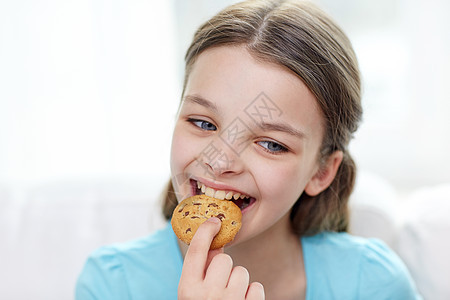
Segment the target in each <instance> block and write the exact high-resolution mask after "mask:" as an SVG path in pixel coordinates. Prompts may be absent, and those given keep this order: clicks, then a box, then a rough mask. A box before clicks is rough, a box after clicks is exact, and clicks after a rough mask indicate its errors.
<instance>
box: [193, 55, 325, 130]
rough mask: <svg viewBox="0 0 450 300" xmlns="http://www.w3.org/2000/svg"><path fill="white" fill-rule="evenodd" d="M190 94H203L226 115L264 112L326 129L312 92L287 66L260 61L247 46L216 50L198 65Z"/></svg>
mask: <svg viewBox="0 0 450 300" xmlns="http://www.w3.org/2000/svg"><path fill="white" fill-rule="evenodd" d="M186 95H200V96H201V97H202V98H205V99H208V100H209V101H211V102H213V103H214V104H215V106H216V107H217V108H218V110H222V111H223V112H225V111H226V110H229V109H232V110H235V111H248V110H249V109H253V110H258V108H259V110H260V112H261V110H262V111H264V110H265V113H266V114H268V113H271V112H272V113H274V116H275V115H276V116H277V118H280V119H282V120H283V121H285V122H288V123H290V124H292V125H293V126H295V125H298V126H301V127H304V130H305V131H308V130H310V129H311V130H312V129H313V128H319V129H320V130H322V129H321V128H322V115H321V112H320V109H319V108H318V105H317V101H316V99H315V97H314V95H313V94H312V93H311V91H310V90H309V89H308V88H307V86H306V85H305V84H304V83H303V81H302V80H301V79H300V78H299V77H297V75H296V74H294V73H293V72H291V71H290V70H288V69H287V68H285V67H283V66H279V65H277V64H274V63H268V62H262V61H258V60H256V59H255V58H254V57H253V56H252V55H251V54H250V53H249V52H248V51H247V50H246V49H245V47H243V46H221V47H214V48H210V49H208V50H205V51H204V52H202V53H201V54H200V55H199V56H198V57H197V59H196V61H195V62H194V64H193V66H192V69H191V73H190V74H189V77H188V81H187V84H186V89H185V96H186Z"/></svg>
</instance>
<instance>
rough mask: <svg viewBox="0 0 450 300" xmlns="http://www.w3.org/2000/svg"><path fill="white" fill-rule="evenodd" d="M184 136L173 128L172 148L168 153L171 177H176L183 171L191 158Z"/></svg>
mask: <svg viewBox="0 0 450 300" xmlns="http://www.w3.org/2000/svg"><path fill="white" fill-rule="evenodd" d="M186 136H187V135H186V134H182V132H180V130H177V128H175V131H174V133H173V136H172V148H171V152H170V168H171V171H172V176H177V174H180V173H181V172H182V171H183V168H184V167H185V166H186V164H187V163H188V160H189V156H191V154H190V152H191V151H189V150H190V148H189V147H188V146H189V143H188V139H187V138H186Z"/></svg>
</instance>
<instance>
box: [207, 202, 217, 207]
mask: <svg viewBox="0 0 450 300" xmlns="http://www.w3.org/2000/svg"><path fill="white" fill-rule="evenodd" d="M210 206H212V207H219V205H217V204H215V203H210V204H208V207H210Z"/></svg>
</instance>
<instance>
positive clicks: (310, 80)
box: [163, 0, 362, 235]
mask: <svg viewBox="0 0 450 300" xmlns="http://www.w3.org/2000/svg"><path fill="white" fill-rule="evenodd" d="M224 45H244V46H245V47H246V49H247V50H248V51H249V52H250V53H251V54H252V55H253V56H254V57H255V58H256V59H259V60H262V61H267V62H271V63H277V64H279V65H282V66H284V67H286V68H288V69H290V70H291V71H292V72H294V73H295V74H297V75H298V76H299V78H300V79H301V80H302V81H303V82H304V83H305V84H306V86H308V88H309V89H310V90H311V92H312V93H313V94H314V95H315V97H316V99H317V102H318V104H319V106H320V108H321V112H322V114H323V118H324V121H325V134H324V138H323V141H322V146H321V148H320V154H319V158H318V160H319V162H320V163H324V162H325V161H326V159H327V157H328V156H329V155H330V154H332V153H333V152H335V151H337V150H339V151H342V152H343V153H344V158H343V161H342V163H341V165H340V166H339V169H338V171H337V174H336V177H335V179H334V181H333V182H332V183H331V185H330V186H329V187H328V188H327V189H326V190H324V191H323V192H321V193H320V194H318V195H317V196H314V197H312V196H309V195H307V194H306V193H303V194H302V195H299V199H298V200H297V202H296V203H295V205H294V207H293V208H292V212H291V221H292V227H293V229H294V231H295V232H296V233H297V234H298V235H312V234H315V233H318V232H320V231H323V230H330V231H338V232H339V231H347V227H348V219H349V214H348V198H349V196H350V194H351V192H352V190H353V186H354V181H355V176H356V166H355V163H354V161H353V159H352V158H351V156H350V154H349V152H348V149H347V146H348V143H349V141H350V139H351V138H352V134H353V133H354V132H355V131H356V129H357V127H358V125H359V122H360V119H361V115H362V108H361V103H360V96H361V91H360V90H361V87H360V76H359V70H358V64H357V60H356V55H355V53H354V51H353V48H352V46H351V43H350V41H349V39H348V38H347V36H346V35H345V34H344V33H343V31H342V30H341V29H340V28H339V27H338V26H337V25H336V24H335V22H334V21H333V20H331V19H330V18H329V17H328V16H327V15H326V14H325V13H324V12H322V11H321V10H320V9H318V8H317V7H316V6H314V5H313V4H311V3H308V2H303V1H294V0H287V1H265V0H253V1H244V2H241V3H238V4H235V5H232V6H229V7H228V8H226V9H224V10H223V11H221V12H219V13H218V14H217V15H215V16H214V17H212V18H211V19H210V20H209V21H207V22H206V23H204V24H203V25H202V26H200V28H199V29H198V30H197V32H196V33H195V35H194V38H193V41H192V43H191V45H190V47H189V49H188V50H187V53H186V57H185V61H186V72H185V79H184V87H186V82H187V79H188V78H189V74H190V71H191V69H192V66H193V64H194V62H195V60H196V58H197V57H198V56H199V55H200V54H201V53H202V52H203V51H204V50H206V49H208V48H211V47H217V46H224ZM183 93H184V89H183ZM176 204H177V200H176V197H175V194H174V193H173V186H172V183H171V182H169V185H168V187H167V190H166V191H165V193H164V204H163V214H164V216H165V218H167V219H170V217H171V215H172V212H173V209H174V208H175V206H176Z"/></svg>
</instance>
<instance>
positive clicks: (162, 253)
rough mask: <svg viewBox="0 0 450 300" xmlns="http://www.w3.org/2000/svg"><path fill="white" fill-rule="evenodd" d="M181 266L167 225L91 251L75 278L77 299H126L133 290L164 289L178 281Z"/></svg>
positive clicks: (176, 247) (175, 243)
mask: <svg viewBox="0 0 450 300" xmlns="http://www.w3.org/2000/svg"><path fill="white" fill-rule="evenodd" d="M181 268H182V258H181V254H180V252H179V249H178V246H177V242H176V239H175V238H174V233H173V231H172V230H171V227H170V224H169V225H167V226H166V227H165V228H164V229H161V230H158V231H156V232H154V233H153V234H151V235H149V236H146V237H143V238H140V239H136V240H133V241H130V242H126V243H121V244H113V245H108V246H104V247H101V248H99V249H97V250H95V251H94V252H93V253H92V254H91V255H90V256H89V257H88V259H87V261H86V264H85V266H84V269H83V271H82V272H81V275H80V276H79V278H78V282H77V288H76V294H77V299H95V298H89V297H84V296H79V295H82V294H95V295H96V297H97V298H100V299H130V298H133V297H132V294H133V293H136V292H138V293H141V294H146V293H148V292H150V291H151V290H152V289H155V290H156V291H157V290H158V289H161V292H164V291H163V290H162V289H164V288H165V289H167V288H168V287H169V288H173V286H172V285H173V284H174V283H175V284H177V283H178V277H179V274H180V273H181ZM131 279H132V280H131ZM131 287H132V288H131ZM175 287H176V285H175ZM155 290H154V292H155ZM165 292H166V293H167V290H166V291H165ZM154 294H155V293H153V295H154ZM113 295H114V296H113Z"/></svg>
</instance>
